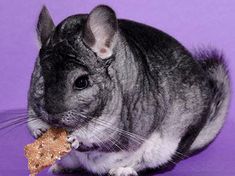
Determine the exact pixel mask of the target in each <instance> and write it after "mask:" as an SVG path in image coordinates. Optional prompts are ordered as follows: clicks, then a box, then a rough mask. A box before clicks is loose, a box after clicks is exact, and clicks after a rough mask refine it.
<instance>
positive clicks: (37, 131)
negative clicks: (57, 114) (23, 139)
mask: <svg viewBox="0 0 235 176" xmlns="http://www.w3.org/2000/svg"><path fill="white" fill-rule="evenodd" d="M28 128H29V131H30V132H31V134H32V135H33V137H34V138H36V139H37V138H38V137H40V136H41V135H42V134H43V133H45V132H46V131H47V130H48V129H49V128H50V126H49V125H48V124H47V123H46V122H43V121H42V120H41V119H36V118H35V119H34V118H29V119H28Z"/></svg>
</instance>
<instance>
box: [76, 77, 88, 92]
mask: <svg viewBox="0 0 235 176" xmlns="http://www.w3.org/2000/svg"><path fill="white" fill-rule="evenodd" d="M88 86H89V79H88V76H87V75H84V76H80V77H78V78H77V79H76V80H75V82H74V89H76V90H82V89H85V88H87V87H88Z"/></svg>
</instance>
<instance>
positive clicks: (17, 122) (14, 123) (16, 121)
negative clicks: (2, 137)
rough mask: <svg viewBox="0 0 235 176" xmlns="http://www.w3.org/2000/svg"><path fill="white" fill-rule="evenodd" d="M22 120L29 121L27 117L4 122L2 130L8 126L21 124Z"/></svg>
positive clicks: (0, 128)
mask: <svg viewBox="0 0 235 176" xmlns="http://www.w3.org/2000/svg"><path fill="white" fill-rule="evenodd" d="M21 122H27V119H18V120H15V121H13V122H11V123H8V124H3V126H2V127H0V131H1V130H4V129H6V128H9V127H11V126H14V125H17V124H19V123H21Z"/></svg>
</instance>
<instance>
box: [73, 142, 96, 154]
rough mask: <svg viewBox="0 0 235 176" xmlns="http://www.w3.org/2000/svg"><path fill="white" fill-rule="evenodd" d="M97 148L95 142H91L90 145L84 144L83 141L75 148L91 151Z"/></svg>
mask: <svg viewBox="0 0 235 176" xmlns="http://www.w3.org/2000/svg"><path fill="white" fill-rule="evenodd" d="M97 149H99V146H98V145H97V144H92V146H86V145H84V144H83V143H80V144H79V147H78V148H77V149H76V150H77V151H79V152H91V151H94V150H97Z"/></svg>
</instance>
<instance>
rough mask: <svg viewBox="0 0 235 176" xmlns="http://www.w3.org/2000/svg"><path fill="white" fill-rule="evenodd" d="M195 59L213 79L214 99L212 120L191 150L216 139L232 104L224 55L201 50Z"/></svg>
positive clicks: (211, 110)
mask: <svg viewBox="0 0 235 176" xmlns="http://www.w3.org/2000/svg"><path fill="white" fill-rule="evenodd" d="M194 58H195V59H197V60H198V62H199V63H200V64H201V66H202V68H203V69H204V70H205V72H207V73H208V75H209V77H210V78H211V86H212V91H213V94H214V99H213V102H212V104H211V108H210V118H209V119H208V121H207V124H206V125H205V127H204V128H203V129H202V131H201V132H200V134H199V135H198V137H197V138H196V140H195V141H194V143H193V145H192V146H191V150H197V149H200V148H202V147H204V146H206V145H207V144H209V143H210V142H211V141H212V140H213V139H214V138H215V137H216V135H217V134H218V133H219V131H220V129H221V128H222V126H223V123H224V119H225V117H226V114H227V111H228V107H229V102H230V81H229V74H228V68H227V65H226V63H225V60H224V57H223V55H222V54H221V53H220V52H218V51H217V50H199V51H197V52H196V53H195V55H194Z"/></svg>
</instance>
